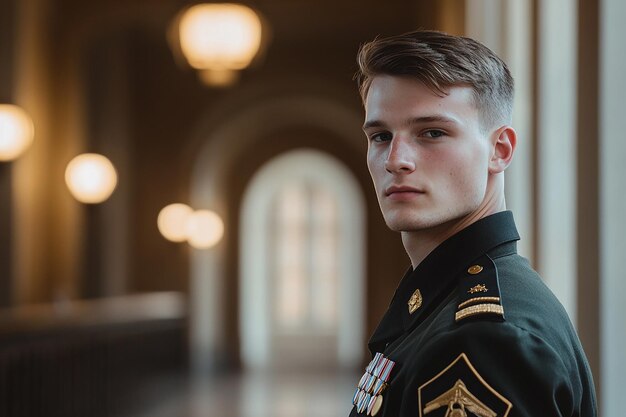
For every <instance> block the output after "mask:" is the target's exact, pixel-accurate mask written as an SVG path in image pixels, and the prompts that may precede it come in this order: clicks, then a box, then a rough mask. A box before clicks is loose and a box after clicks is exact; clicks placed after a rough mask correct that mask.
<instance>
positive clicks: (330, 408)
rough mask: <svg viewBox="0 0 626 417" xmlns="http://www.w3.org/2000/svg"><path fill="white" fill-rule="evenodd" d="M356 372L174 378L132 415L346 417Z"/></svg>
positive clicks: (151, 394) (161, 384)
mask: <svg viewBox="0 0 626 417" xmlns="http://www.w3.org/2000/svg"><path fill="white" fill-rule="evenodd" d="M359 376H360V375H357V374H355V373H311V372H308V373H303V372H298V373H295V372H280V373H267V372H266V373H247V374H241V375H224V376H214V377H211V378H171V379H169V380H168V381H166V382H165V383H160V384H159V388H158V389H155V390H153V391H152V392H151V393H150V395H149V398H150V400H149V401H142V402H143V403H144V406H143V407H142V409H141V410H140V411H135V412H133V413H132V417H212V416H215V417H314V416H315V417H342V416H347V415H348V414H349V413H350V409H351V408H352V405H351V400H352V394H353V393H354V389H355V386H356V383H357V382H358V377H359Z"/></svg>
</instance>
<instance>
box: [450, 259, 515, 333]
mask: <svg viewBox="0 0 626 417" xmlns="http://www.w3.org/2000/svg"><path fill="white" fill-rule="evenodd" d="M458 288H459V305H458V307H457V311H456V314H455V321H456V322H457V323H458V322H460V321H463V320H465V319H468V318H470V317H472V318H475V317H479V316H480V317H482V316H484V317H489V318H491V319H496V320H504V309H503V308H502V300H501V299H500V287H499V285H498V270H497V268H496V265H495V264H494V262H493V260H492V259H491V258H490V257H489V256H488V255H483V256H482V257H480V258H478V259H476V260H475V261H474V262H473V263H472V264H470V265H468V266H467V268H466V270H465V272H464V273H463V276H462V277H461V278H460V279H459V286H458Z"/></svg>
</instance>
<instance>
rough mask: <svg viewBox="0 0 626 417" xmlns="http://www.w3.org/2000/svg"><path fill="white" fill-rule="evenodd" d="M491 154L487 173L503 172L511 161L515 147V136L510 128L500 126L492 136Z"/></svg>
mask: <svg viewBox="0 0 626 417" xmlns="http://www.w3.org/2000/svg"><path fill="white" fill-rule="evenodd" d="M492 145H493V148H492V154H491V159H490V160H489V173H490V174H497V173H500V172H503V171H504V170H505V169H506V168H507V167H508V166H509V165H510V164H511V161H512V160H513V153H514V152H515V146H516V145H517V134H516V133H515V130H514V129H513V128H512V127H511V126H502V127H501V128H499V129H498V130H496V131H495V132H493V136H492Z"/></svg>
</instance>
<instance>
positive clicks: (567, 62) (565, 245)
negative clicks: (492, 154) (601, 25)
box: [537, 0, 577, 321]
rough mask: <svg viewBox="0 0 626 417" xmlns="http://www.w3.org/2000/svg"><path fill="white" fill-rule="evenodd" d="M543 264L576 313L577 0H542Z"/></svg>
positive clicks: (542, 269) (539, 143) (547, 276)
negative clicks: (575, 0)
mask: <svg viewBox="0 0 626 417" xmlns="http://www.w3.org/2000/svg"><path fill="white" fill-rule="evenodd" d="M537 7H538V8H539V10H538V15H539V22H538V23H539V34H538V35H539V42H538V44H539V46H540V50H539V62H538V74H539V75H538V76H539V80H538V81H539V88H538V94H539V97H538V103H539V109H538V110H539V111H538V120H537V126H538V129H537V132H538V135H537V136H538V137H537V150H538V152H537V155H538V161H537V164H538V165H537V169H538V175H539V180H538V188H539V189H538V190H537V191H538V199H539V201H538V203H539V206H538V207H539V213H538V216H539V219H537V220H538V222H539V223H538V226H539V227H538V234H539V236H537V237H538V239H537V242H538V251H537V253H538V255H537V256H538V258H539V259H538V260H537V261H538V268H539V272H540V273H541V275H542V276H543V278H544V279H545V281H546V283H547V284H548V286H549V287H550V288H551V289H552V291H554V293H555V294H556V296H557V297H558V298H559V299H560V301H561V302H562V303H563V305H564V306H565V309H566V310H567V312H568V313H569V315H570V318H571V319H572V320H573V321H574V320H575V318H576V270H575V265H576V238H577V236H576V146H577V145H576V143H577V142H576V103H577V102H576V94H577V93H576V76H577V71H576V65H577V62H576V50H577V48H576V39H577V37H576V30H577V25H576V22H577V20H576V19H577V2H574V1H571V0H551V1H541V2H537Z"/></svg>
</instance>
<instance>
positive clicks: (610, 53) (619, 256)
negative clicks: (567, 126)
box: [590, 0, 626, 416]
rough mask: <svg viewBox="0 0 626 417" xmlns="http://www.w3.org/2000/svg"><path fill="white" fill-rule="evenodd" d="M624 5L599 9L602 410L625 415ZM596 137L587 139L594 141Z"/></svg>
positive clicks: (609, 2) (616, 0) (608, 3)
mask: <svg viewBox="0 0 626 417" xmlns="http://www.w3.org/2000/svg"><path fill="white" fill-rule="evenodd" d="M625 21H626V2H624V1H623V0H604V1H603V7H601V10H600V28H601V29H600V45H601V50H600V71H601V72H600V142H601V143H600V180H601V188H600V271H601V272H600V274H601V277H600V279H601V283H600V285H601V289H600V299H601V302H600V305H601V312H600V313H601V323H602V327H601V341H600V346H601V347H600V353H601V364H600V368H601V380H600V384H601V387H602V396H601V401H602V402H601V404H600V409H601V411H602V415H604V416H619V415H623V413H624V411H623V410H624V406H623V399H622V398H623V390H622V388H623V385H624V376H625V375H626V360H624V354H625V353H626V325H625V324H624V318H625V317H626V302H624V300H626V279H625V278H626V272H624V256H626V239H625V236H626V220H625V218H624V216H625V213H626V195H625V193H626V185H625V181H626V163H624V161H625V160H626V141H625V140H624V132H626V117H625V116H624V97H626V78H625V77H624V74H626V47H625V46H624V37H625V36H626V30H625V27H624V22H625ZM595 139H596V138H590V140H595Z"/></svg>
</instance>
